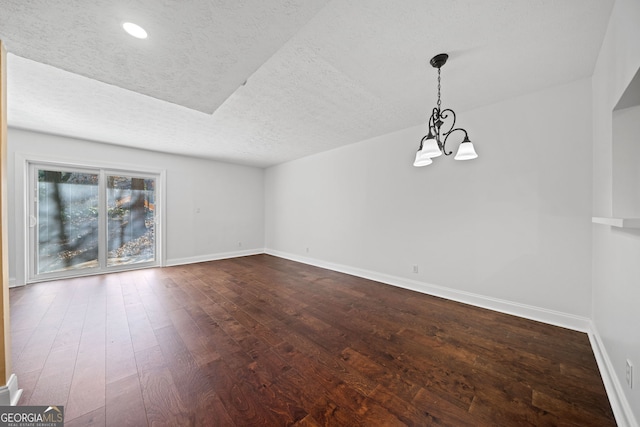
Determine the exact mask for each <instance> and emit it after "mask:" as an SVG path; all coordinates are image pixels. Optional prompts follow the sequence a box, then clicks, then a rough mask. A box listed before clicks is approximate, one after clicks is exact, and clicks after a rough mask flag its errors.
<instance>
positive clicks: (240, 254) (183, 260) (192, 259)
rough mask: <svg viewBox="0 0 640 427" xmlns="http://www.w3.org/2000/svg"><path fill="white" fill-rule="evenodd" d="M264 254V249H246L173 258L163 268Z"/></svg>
mask: <svg viewBox="0 0 640 427" xmlns="http://www.w3.org/2000/svg"><path fill="white" fill-rule="evenodd" d="M263 253H265V251H264V249H262V248H260V249H247V250H243V251H233V252H220V253H216V254H207V255H198V256H195V257H188V258H174V259H168V260H166V262H165V266H167V267H171V266H176V265H184V264H195V263H198V262H207V261H216V260H219V259H229V258H238V257H243V256H250V255H259V254H263Z"/></svg>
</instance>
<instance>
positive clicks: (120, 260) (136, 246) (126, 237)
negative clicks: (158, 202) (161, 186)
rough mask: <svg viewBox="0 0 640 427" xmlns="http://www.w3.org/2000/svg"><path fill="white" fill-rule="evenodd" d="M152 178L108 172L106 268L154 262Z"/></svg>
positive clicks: (153, 181)
mask: <svg viewBox="0 0 640 427" xmlns="http://www.w3.org/2000/svg"><path fill="white" fill-rule="evenodd" d="M155 187H156V182H155V178H136V177H132V176H122V175H107V213H108V215H107V217H108V221H107V247H108V249H107V267H111V266H116V265H124V264H139V263H144V262H153V261H155V258H156V253H155V248H156V241H155V231H156V230H155V225H156V215H155V214H156V212H155Z"/></svg>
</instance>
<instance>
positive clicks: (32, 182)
mask: <svg viewBox="0 0 640 427" xmlns="http://www.w3.org/2000/svg"><path fill="white" fill-rule="evenodd" d="M160 177H161V175H160V174H153V173H140V172H136V171H116V170H106V169H99V168H91V167H75V166H71V165H54V164H44V163H42V164H38V163H31V164H30V165H29V180H28V184H27V185H28V187H29V188H30V191H29V195H30V198H29V201H28V204H29V218H28V222H27V224H26V227H27V233H28V241H29V265H28V281H29V282H34V281H40V280H47V279H56V278H63V277H71V276H83V275H88V274H98V273H107V272H111V271H121V270H127V269H131V268H142V267H150V266H154V265H158V260H159V258H160V251H159V249H158V248H160V242H159V239H160V236H161V233H160V230H158V218H159V217H160V214H161V212H160V211H159V210H158V200H159V199H160V195H159V193H158V192H159V191H161V189H159V186H158V182H159V181H160Z"/></svg>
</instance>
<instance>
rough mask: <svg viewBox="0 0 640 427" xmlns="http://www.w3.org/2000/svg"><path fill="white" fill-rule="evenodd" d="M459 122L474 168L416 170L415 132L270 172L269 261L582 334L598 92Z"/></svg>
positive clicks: (580, 89) (582, 86)
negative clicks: (292, 262)
mask: <svg viewBox="0 0 640 427" xmlns="http://www.w3.org/2000/svg"><path fill="white" fill-rule="evenodd" d="M446 107H453V108H454V109H455V106H446ZM425 113H426V111H425ZM458 121H459V122H458V124H459V125H460V126H462V127H464V128H466V129H467V130H468V131H469V134H470V138H471V139H472V141H473V142H474V143H475V146H476V149H477V151H478V154H479V158H478V159H476V160H472V161H467V162H458V161H455V160H453V158H452V157H453V156H451V157H447V158H444V156H442V157H439V158H437V159H435V161H434V163H433V164H432V165H430V166H426V167H424V168H414V167H413V166H412V162H413V157H414V155H415V151H416V150H417V148H418V144H419V141H420V138H421V137H422V136H423V134H424V133H425V131H426V127H425V126H418V127H414V128H410V129H405V130H402V131H399V132H395V133H392V134H389V135H384V136H380V137H377V138H373V139H370V140H367V141H363V142H360V143H357V144H353V145H350V146H346V147H343V148H339V149H336V150H333V151H329V152H325V153H321V154H318V155H315V156H311V157H307V158H304V159H301V160H297V161H293V162H289V163H285V164H282V165H278V166H275V167H272V168H269V169H267V172H266V184H265V185H266V187H265V188H266V211H265V215H266V220H265V224H266V247H267V249H268V250H269V251H270V252H272V253H275V254H279V255H282V256H287V257H290V258H293V259H299V260H305V261H308V262H312V263H317V264H319V265H330V266H337V267H338V268H342V269H343V270H345V268H344V267H346V271H349V270H351V271H355V272H356V273H358V272H364V273H365V274H364V275H365V276H366V275H367V274H368V275H369V276H371V277H385V278H386V279H388V280H387V282H389V283H400V284H401V285H407V284H408V285H407V286H408V287H413V288H416V289H422V290H426V291H427V292H429V291H433V290H437V291H438V293H440V294H443V295H445V296H449V297H454V298H456V297H459V298H457V299H460V300H466V301H470V302H474V303H480V304H482V305H486V306H488V307H491V308H498V309H503V310H504V311H510V312H514V313H518V314H521V315H525V316H527V317H533V318H539V319H541V320H544V321H550V322H552V323H558V324H563V323H564V324H568V325H570V326H571V327H577V328H585V323H584V322H586V323H588V320H587V318H588V317H589V316H590V311H591V266H590V262H591V212H590V207H591V187H590V182H591V169H592V159H591V152H590V150H589V144H590V141H591V84H590V80H588V79H585V80H580V81H577V82H574V83H571V84H567V85H564V86H561V87H554V88H551V89H548V90H545V91H541V92H537V93H534V94H531V95H527V96H523V97H519V98H516V99H511V100H509V101H505V102H502V103H499V104H494V105H490V106H486V107H483V108H479V109H476V110H473V111H466V112H458ZM452 148H454V149H455V148H457V146H454V147H452ZM307 248H309V251H308V252H307ZM414 264H417V265H418V266H419V273H418V274H414V273H412V266H413V265H414ZM369 273H374V274H373V275H371V274H369ZM432 285H435V286H432ZM440 291H441V292H440ZM496 300H498V303H496ZM494 303H496V304H497V305H496V304H494ZM502 303H505V304H502ZM501 304H502V305H501ZM505 307H506V308H505ZM576 319H577V320H578V321H577V323H576V322H575V320H576ZM581 322H582V323H581Z"/></svg>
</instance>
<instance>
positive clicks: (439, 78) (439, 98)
mask: <svg viewBox="0 0 640 427" xmlns="http://www.w3.org/2000/svg"><path fill="white" fill-rule="evenodd" d="M438 111H440V68H438Z"/></svg>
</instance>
